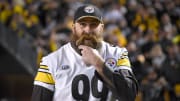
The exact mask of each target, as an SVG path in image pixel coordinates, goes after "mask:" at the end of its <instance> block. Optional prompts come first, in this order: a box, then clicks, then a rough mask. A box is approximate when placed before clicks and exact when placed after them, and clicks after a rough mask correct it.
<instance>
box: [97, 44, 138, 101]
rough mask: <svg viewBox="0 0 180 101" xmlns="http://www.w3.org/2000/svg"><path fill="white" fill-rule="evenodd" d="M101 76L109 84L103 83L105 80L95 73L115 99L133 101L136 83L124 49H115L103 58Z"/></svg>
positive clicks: (136, 88) (136, 87) (136, 89)
mask: <svg viewBox="0 0 180 101" xmlns="http://www.w3.org/2000/svg"><path fill="white" fill-rule="evenodd" d="M103 74H104V75H105V78H106V79H108V80H109V81H110V83H109V82H106V81H104V80H105V79H103V78H101V76H99V75H98V73H97V72H96V75H97V77H99V78H100V79H101V80H102V81H103V82H104V83H105V84H106V85H107V87H108V88H109V89H111V91H112V93H113V95H115V96H116V97H117V99H119V100H122V101H134V100H135V97H136V94H137V91H138V83H137V81H136V78H135V76H134V74H133V72H132V69H131V64H130V61H129V58H128V51H127V50H126V48H119V47H115V48H114V51H112V50H111V51H110V52H109V54H108V55H107V57H106V58H105V64H104V68H103Z"/></svg>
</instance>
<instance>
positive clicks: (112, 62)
mask: <svg viewBox="0 0 180 101" xmlns="http://www.w3.org/2000/svg"><path fill="white" fill-rule="evenodd" d="M116 63H117V62H116V60H115V59H114V58H109V59H106V61H105V65H106V66H108V67H110V68H114V67H115V66H116Z"/></svg>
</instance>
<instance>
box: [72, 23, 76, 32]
mask: <svg viewBox="0 0 180 101" xmlns="http://www.w3.org/2000/svg"><path fill="white" fill-rule="evenodd" d="M72 32H73V33H74V32H75V24H74V23H73V24H72Z"/></svg>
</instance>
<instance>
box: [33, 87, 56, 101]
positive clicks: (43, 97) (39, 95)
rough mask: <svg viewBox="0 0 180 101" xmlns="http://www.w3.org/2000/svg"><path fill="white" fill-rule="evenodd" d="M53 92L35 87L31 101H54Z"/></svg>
mask: <svg viewBox="0 0 180 101" xmlns="http://www.w3.org/2000/svg"><path fill="white" fill-rule="evenodd" d="M53 94H54V93H53V92H52V91H50V90H48V89H47V88H44V87H41V86H38V85H34V87H33V92H32V98H31V101H52V98H53Z"/></svg>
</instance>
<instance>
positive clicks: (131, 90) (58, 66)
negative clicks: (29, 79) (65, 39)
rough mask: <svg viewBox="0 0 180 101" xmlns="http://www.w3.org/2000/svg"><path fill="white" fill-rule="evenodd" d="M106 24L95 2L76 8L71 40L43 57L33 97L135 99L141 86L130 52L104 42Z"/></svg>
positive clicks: (85, 100)
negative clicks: (138, 84)
mask: <svg viewBox="0 0 180 101" xmlns="http://www.w3.org/2000/svg"><path fill="white" fill-rule="evenodd" d="M103 28H104V24H103V20H102V14H101V12H100V10H99V9H98V8H97V7H96V6H94V5H90V4H85V5H83V6H80V7H79V8H78V9H77V10H76V11H75V14H74V23H73V27H72V32H73V34H72V37H71V41H70V42H69V43H67V44H65V45H64V46H62V47H61V48H60V49H58V50H57V51H55V52H53V53H51V54H49V55H47V56H45V57H43V59H42V62H41V63H40V68H39V69H38V72H37V75H36V77H35V80H34V88H33V94H32V101H52V100H53V101H134V99H135V97H136V94H137V88H138V86H137V82H136V79H135V76H134V75H133V72H132V69H131V65H130V62H129V59H128V52H127V50H126V48H120V47H118V46H117V47H113V46H111V45H110V44H108V43H106V42H104V41H103Z"/></svg>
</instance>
